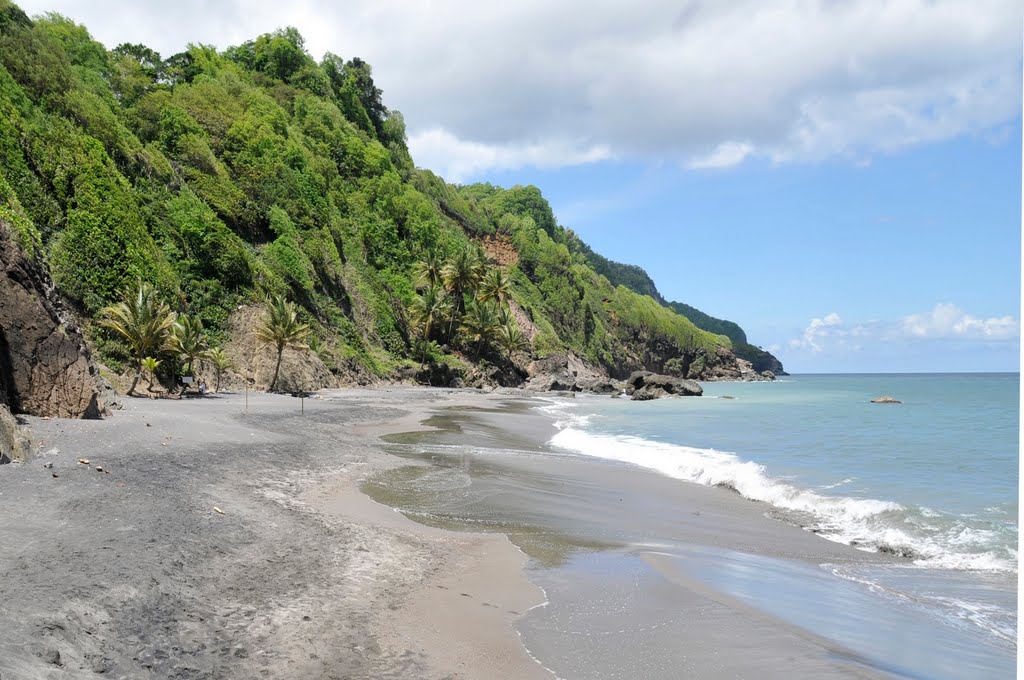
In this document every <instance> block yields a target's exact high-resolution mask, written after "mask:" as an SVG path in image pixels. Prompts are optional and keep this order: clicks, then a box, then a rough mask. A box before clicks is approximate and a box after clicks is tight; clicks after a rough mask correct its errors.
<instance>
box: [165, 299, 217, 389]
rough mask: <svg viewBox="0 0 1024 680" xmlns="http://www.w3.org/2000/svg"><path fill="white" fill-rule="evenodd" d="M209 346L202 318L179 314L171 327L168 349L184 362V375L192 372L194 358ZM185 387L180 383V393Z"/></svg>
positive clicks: (204, 351)
mask: <svg viewBox="0 0 1024 680" xmlns="http://www.w3.org/2000/svg"><path fill="white" fill-rule="evenodd" d="M209 348H210V343H209V341H208V340H207V339H206V332H205V331H204V330H203V322H202V320H201V319H199V318H198V317H194V316H186V315H184V314H182V315H181V316H179V317H178V320H177V321H176V322H175V323H174V326H173V327H172V328H171V342H170V349H171V351H172V352H173V353H174V354H176V355H177V356H178V357H179V358H180V359H181V360H182V361H183V362H184V363H185V372H186V375H192V374H193V370H192V369H193V364H195V361H196V359H199V358H201V357H203V356H204V355H205V354H206V350H208V349H209ZM186 389H187V385H182V388H181V393H182V394H184V393H185V390H186Z"/></svg>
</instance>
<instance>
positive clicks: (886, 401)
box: [871, 396, 903, 404]
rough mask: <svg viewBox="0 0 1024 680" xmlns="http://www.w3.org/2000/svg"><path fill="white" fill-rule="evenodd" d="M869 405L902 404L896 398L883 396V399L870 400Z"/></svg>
mask: <svg viewBox="0 0 1024 680" xmlns="http://www.w3.org/2000/svg"><path fill="white" fill-rule="evenodd" d="M871 403H872V404H902V403H903V402H902V401H900V400H899V399H897V398H896V397H890V396H884V397H875V398H874V399H872V400H871Z"/></svg>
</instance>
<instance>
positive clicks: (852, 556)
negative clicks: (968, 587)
mask: <svg viewBox="0 0 1024 680" xmlns="http://www.w3.org/2000/svg"><path fill="white" fill-rule="evenodd" d="M325 396H326V397H327V398H325V399H307V400H305V404H304V408H305V413H304V414H300V412H299V409H300V402H299V400H297V399H294V398H291V397H284V396H275V395H249V411H248V413H243V404H244V398H243V396H242V395H223V396H218V397H210V398H206V399H195V400H184V401H180V402H158V401H149V400H127V404H128V409H127V410H125V411H121V412H118V413H116V414H114V416H113V417H111V418H109V419H107V420H105V421H100V422H97V421H60V420H41V419H34V418H33V419H29V420H30V425H31V427H32V429H33V431H34V432H35V435H36V437H37V438H38V439H42V440H43V445H42V451H43V453H42V454H41V455H39V456H37V457H36V458H34V459H32V460H31V461H30V462H29V463H27V464H23V465H8V466H3V467H2V468H0V502H3V504H4V508H5V509H6V510H7V513H8V521H6V522H4V523H2V524H0V570H2V573H3V574H4V575H5V577H4V579H3V580H2V581H0V630H3V631H4V634H3V635H2V636H0V678H2V679H3V680H9V679H10V678H78V677H83V678H84V677H95V675H96V674H102V675H103V676H104V677H111V678H136V677H159V678H254V677H271V678H532V677H536V678H543V677H554V673H552V672H551V671H548V670H546V669H545V666H546V667H548V668H551V669H553V671H554V672H555V673H557V675H558V676H560V677H565V678H572V677H651V678H657V677H666V678H667V677H701V678H734V677H739V678H764V677H778V678H812V677H814V678H818V677H898V676H899V669H898V668H885V667H883V666H880V665H879V664H877V663H871V662H869V661H868V660H866V659H864V658H863V657H862V656H860V655H858V654H857V653H855V652H853V651H851V650H850V649H849V648H847V647H845V646H843V645H841V644H837V643H835V642H834V641H832V640H830V639H826V638H825V637H821V636H818V635H816V634H815V633H813V632H810V631H808V630H806V628H801V627H799V626H795V625H792V624H791V623H788V622H787V621H786V620H785V617H784V616H782V615H780V614H779V613H778V612H775V613H772V612H770V611H765V610H764V609H763V608H757V607H752V606H750V605H749V603H747V602H745V601H744V600H743V599H742V598H741V597H737V596H736V595H735V593H733V594H730V593H729V592H727V591H728V588H722V587H719V586H720V585H721V584H716V583H715V580H714V578H711V577H710V576H709V574H708V573H707V572H706V571H705V572H702V571H701V570H702V569H703V570H707V569H711V570H713V574H712V575H714V574H717V573H718V572H719V571H724V570H725V568H726V567H729V568H732V569H734V570H735V571H736V572H737V573H748V574H749V573H756V574H760V573H761V572H762V571H763V573H764V574H765V575H766V578H767V577H768V576H770V575H771V573H772V571H771V568H767V569H766V568H765V565H766V564H768V563H766V562H759V561H758V560H773V559H777V560H786V561H791V562H796V563H800V564H804V565H806V566H807V568H808V569H810V568H812V567H813V566H814V565H818V564H821V563H823V562H829V563H838V564H842V563H844V562H845V563H849V562H855V561H873V562H877V563H878V564H882V565H884V564H887V563H892V559H895V558H891V559H890V558H888V557H886V556H880V555H874V554H868V553H864V552H861V551H858V550H855V549H852V548H849V547H848V546H842V545H838V544H835V543H830V542H828V541H825V540H823V539H821V538H819V537H817V536H814V535H813V534H810V533H809V532H806V531H802V530H801V529H799V528H798V527H796V526H792V525H790V524H786V523H783V522H779V521H777V520H775V519H772V518H770V517H767V516H766V507H765V506H764V505H763V504H759V503H753V502H750V501H747V500H744V499H743V498H741V497H739V496H738V495H736V494H735V493H732V492H730V491H727V490H724V489H715V488H705V487H700V486H697V485H692V484H680V483H679V482H678V481H676V480H671V479H668V478H665V477H662V476H660V475H657V474H654V473H652V472H649V471H645V470H641V469H637V468H631V467H628V466H624V465H617V464H614V463H608V462H607V461H597V460H594V459H588V458H585V457H580V456H572V455H566V454H560V453H557V452H553V451H550V450H546V449H545V447H544V442H546V441H547V440H548V439H549V438H550V436H551V434H552V433H553V432H554V429H553V425H552V422H551V420H550V418H547V417H546V416H544V415H542V414H539V413H538V412H537V411H536V409H535V408H534V406H535V405H537V404H538V403H539V402H537V401H529V400H524V398H523V397H522V396H516V395H508V394H505V395H499V394H490V395H486V394H480V393H478V392H473V391H452V390H429V389H417V388H386V389H377V390H345V391H336V392H331V393H327V394H325ZM423 430H430V431H431V432H430V433H428V434H424V433H423ZM382 438H383V439H382ZM81 457H86V458H88V459H89V460H90V463H89V464H88V465H83V464H79V463H78V462H77V459H78V458H81ZM47 465H51V466H52V467H47ZM97 465H100V466H103V468H104V470H105V472H97V469H96V468H97ZM107 471H109V472H107ZM54 474H57V476H56V477H54V476H53V475H54ZM361 489H362V490H365V491H367V492H369V494H370V495H371V496H372V497H374V498H376V499H378V500H380V501H383V503H378V502H375V501H374V500H371V499H370V497H368V496H367V495H366V494H364V493H363V492H362V491H361ZM392 507H400V508H402V509H403V513H399V512H395V511H394V510H392V509H391V508H392ZM410 518H411V519H410ZM413 520H415V521H413ZM637 526H642V527H644V531H643V532H641V534H638V533H637V531H636V527H637ZM673 546H674V547H673ZM680 546H684V547H685V546H689V547H690V548H693V546H699V547H701V549H702V550H706V551H710V552H699V551H698V552H692V551H691V552H690V553H686V552H685V551H680V550H679V548H680ZM667 548H672V549H671V550H669V549H667ZM688 549H689V548H688ZM715 551H718V552H715ZM681 556H682V559H681ZM737 556H739V557H737ZM743 556H746V557H743ZM730 565H731V566H730ZM768 566H769V567H770V564H769V565H768ZM759 570H760V571H759ZM527 577H529V578H527ZM810 580H811V581H814V578H811V579H810ZM538 586H542V587H543V588H544V589H545V590H547V594H548V597H549V598H550V601H549V602H547V603H545V596H544V592H543V591H542V590H541V589H540V588H539V587H538ZM801 592H803V591H801ZM807 592H811V591H807ZM794 597H795V598H797V599H799V598H800V597H802V595H801V594H800V593H797V594H796V595H794ZM541 603H545V605H544V606H537V605H539V604H541ZM795 604H796V605H799V606H817V603H814V602H810V603H806V602H805V603H802V604H801V603H799V602H795ZM840 604H841V603H840ZM523 643H525V646H524V644H523ZM527 649H529V650H530V652H528V651H527ZM531 653H532V654H533V656H535V657H536V658H537V659H539V662H538V661H537V660H535V659H534V658H533V657H532V656H531ZM541 663H543V664H544V665H543V666H542V665H541Z"/></svg>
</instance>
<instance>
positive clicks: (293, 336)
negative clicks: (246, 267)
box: [256, 296, 309, 392]
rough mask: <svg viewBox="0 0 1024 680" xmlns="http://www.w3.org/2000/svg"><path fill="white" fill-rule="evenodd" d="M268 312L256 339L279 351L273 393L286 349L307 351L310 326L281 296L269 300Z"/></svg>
mask: <svg viewBox="0 0 1024 680" xmlns="http://www.w3.org/2000/svg"><path fill="white" fill-rule="evenodd" d="M266 311H267V316H266V318H265V319H264V320H263V325H261V326H260V327H259V328H257V329H256V337H257V338H259V339H260V340H262V341H263V342H265V343H267V344H268V345H273V346H274V348H275V349H276V350H277V364H276V365H275V366H274V378H273V380H271V381H270V391H271V392H273V391H274V389H275V388H276V387H277V375H278V373H279V372H280V371H281V355H282V354H284V350H285V348H286V347H291V348H292V349H306V343H305V339H306V336H308V335H309V325H308V324H304V323H299V319H298V313H297V312H296V311H295V305H293V304H292V303H290V302H288V301H287V300H285V299H284V298H283V297H280V296H278V297H275V298H273V299H268V300H267V304H266Z"/></svg>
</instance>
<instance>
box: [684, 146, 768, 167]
mask: <svg viewBox="0 0 1024 680" xmlns="http://www.w3.org/2000/svg"><path fill="white" fill-rule="evenodd" d="M753 150H754V147H752V146H751V145H750V144H745V143H743V142H722V143H721V144H719V145H718V146H717V147H716V148H715V150H714V151H712V152H711V153H709V154H708V155H706V156H698V157H696V158H693V159H691V160H690V162H689V163H687V165H686V166H687V167H688V168H690V169H691V170H701V169H705V168H731V167H732V166H734V165H739V164H740V163H742V162H743V159H745V158H746V157H747V156H749V155H750V153H751V152H752V151H753Z"/></svg>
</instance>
